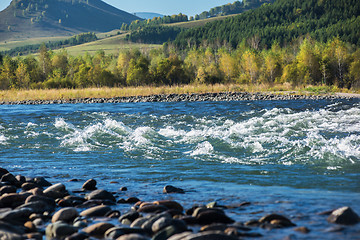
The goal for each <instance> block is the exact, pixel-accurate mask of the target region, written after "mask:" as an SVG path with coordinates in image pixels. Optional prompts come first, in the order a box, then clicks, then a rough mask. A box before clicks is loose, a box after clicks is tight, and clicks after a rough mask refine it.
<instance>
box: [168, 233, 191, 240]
mask: <svg viewBox="0 0 360 240" xmlns="http://www.w3.org/2000/svg"><path fill="white" fill-rule="evenodd" d="M190 234H193V233H192V232H182V233H177V234H174V235H172V236H171V237H170V238H169V239H168V240H181V239H183V238H185V237H187V236H189V235H190Z"/></svg>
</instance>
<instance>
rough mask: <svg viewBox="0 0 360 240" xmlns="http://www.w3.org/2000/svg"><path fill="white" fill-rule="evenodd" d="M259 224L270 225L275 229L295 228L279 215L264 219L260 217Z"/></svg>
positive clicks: (270, 215) (267, 216) (268, 216)
mask: <svg viewBox="0 0 360 240" xmlns="http://www.w3.org/2000/svg"><path fill="white" fill-rule="evenodd" d="M259 222H260V223H270V224H271V225H274V226H275V227H293V226H296V225H295V224H294V223H292V222H291V221H290V220H289V219H288V218H286V217H284V216H282V215H279V214H269V215H266V216H264V217H262V218H261V219H260V220H259Z"/></svg>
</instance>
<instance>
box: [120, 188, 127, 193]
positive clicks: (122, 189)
mask: <svg viewBox="0 0 360 240" xmlns="http://www.w3.org/2000/svg"><path fill="white" fill-rule="evenodd" d="M119 190H120V191H122V192H126V191H127V190H128V189H127V187H121V188H120V189H119Z"/></svg>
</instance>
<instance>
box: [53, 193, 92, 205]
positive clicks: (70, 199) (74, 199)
mask: <svg viewBox="0 0 360 240" xmlns="http://www.w3.org/2000/svg"><path fill="white" fill-rule="evenodd" d="M63 200H64V201H65V202H66V203H67V204H70V205H71V206H73V207H74V206H78V205H81V204H83V203H84V202H86V199H85V198H82V197H78V196H72V195H68V196H66V197H64V199H63ZM58 205H59V203H58ZM59 206H60V205H59Z"/></svg>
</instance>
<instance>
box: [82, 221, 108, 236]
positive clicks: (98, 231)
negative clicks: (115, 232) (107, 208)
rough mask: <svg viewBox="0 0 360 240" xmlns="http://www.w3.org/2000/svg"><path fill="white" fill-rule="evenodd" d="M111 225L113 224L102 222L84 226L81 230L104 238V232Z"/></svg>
mask: <svg viewBox="0 0 360 240" xmlns="http://www.w3.org/2000/svg"><path fill="white" fill-rule="evenodd" d="M113 227H114V225H113V224H111V223H106V222H102V223H96V224H93V225H90V226H89V227H86V228H84V229H83V230H82V231H83V232H85V233H87V234H89V235H90V236H92V237H97V238H104V235H105V232H106V231H107V230H109V229H110V228H113Z"/></svg>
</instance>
